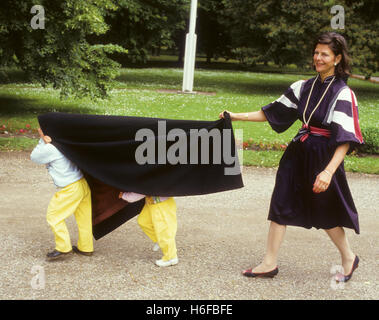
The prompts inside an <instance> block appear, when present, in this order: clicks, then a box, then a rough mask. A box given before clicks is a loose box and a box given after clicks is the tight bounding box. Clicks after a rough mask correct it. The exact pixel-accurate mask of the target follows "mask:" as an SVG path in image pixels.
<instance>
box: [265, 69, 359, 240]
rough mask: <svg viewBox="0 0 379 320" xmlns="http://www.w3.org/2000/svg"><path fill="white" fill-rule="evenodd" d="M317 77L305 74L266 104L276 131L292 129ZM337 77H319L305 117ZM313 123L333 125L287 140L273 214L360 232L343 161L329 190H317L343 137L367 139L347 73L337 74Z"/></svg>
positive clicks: (283, 220)
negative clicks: (324, 133) (317, 182)
mask: <svg viewBox="0 0 379 320" xmlns="http://www.w3.org/2000/svg"><path fill="white" fill-rule="evenodd" d="M315 79H316V78H312V79H309V80H300V81H297V82H295V83H293V84H292V85H291V86H290V88H288V90H287V91H286V92H285V93H284V94H283V95H282V96H281V97H280V98H279V99H277V100H276V101H274V102H272V103H270V104H269V105H267V106H265V107H263V108H262V110H263V112H264V113H265V115H266V118H267V120H268V122H269V123H270V125H271V127H272V128H273V129H274V130H275V131H276V132H279V133H280V132H283V131H285V130H287V129H288V128H289V127H290V126H291V125H292V124H293V123H294V122H295V121H296V120H297V119H299V120H301V121H302V122H303V111H304V109H305V105H306V102H307V99H308V95H309V93H310V91H311V87H312V84H313V82H314V80H315ZM332 79H333V76H332V77H328V78H326V79H325V80H324V82H321V80H320V77H318V78H317V80H316V82H315V84H314V88H313V91H312V95H311V97H310V100H309V104H308V108H307V111H306V115H305V119H306V121H307V120H308V118H309V115H310V113H311V112H312V111H313V109H314V108H315V106H316V105H317V103H318V101H319V100H320V98H321V96H322V95H323V93H324V91H325V90H326V88H327V86H328V85H329V83H330V81H332ZM309 125H310V126H313V127H318V128H322V129H327V130H330V133H331V136H330V137H329V138H327V137H325V136H321V135H313V134H309V135H308V136H307V138H306V139H305V140H304V141H301V139H299V138H300V136H301V134H298V135H297V136H296V137H295V138H294V139H293V140H292V141H291V143H290V144H289V145H288V147H287V149H286V150H285V152H284V154H283V156H282V158H281V160H280V164H279V168H278V171H277V175H276V181H275V187H274V191H273V194H272V198H271V204H270V210H269V216H268V219H269V220H271V221H274V222H276V223H278V224H281V225H292V226H301V227H305V228H312V227H315V228H317V229H319V228H321V229H330V228H334V227H337V226H340V227H347V228H351V229H354V230H355V232H356V233H358V234H359V222H358V213H357V210H356V208H355V205H354V201H353V198H352V196H351V192H350V189H349V186H348V183H347V180H346V175H345V170H344V164H343V162H342V163H341V165H340V166H339V167H338V169H337V170H336V172H335V174H334V175H333V177H332V180H331V183H330V185H329V188H328V189H327V190H326V191H325V192H321V193H314V192H313V191H312V189H313V184H314V182H315V180H316V177H317V175H318V174H319V173H320V172H321V171H323V170H324V169H325V168H326V166H327V165H328V163H329V162H330V160H331V159H332V157H333V155H334V152H335V150H336V148H337V147H338V146H339V145H341V144H344V143H350V146H351V147H352V146H353V145H354V144H360V143H363V140H362V135H361V131H360V128H359V122H358V110H357V102H356V98H355V95H354V93H353V92H352V91H351V90H350V88H349V87H348V86H347V85H346V83H345V82H344V81H343V80H342V79H338V78H336V79H335V80H334V81H333V82H332V84H331V85H330V87H329V90H328V91H327V93H326V95H325V97H324V99H323V100H322V102H321V104H320V105H319V107H318V108H317V109H316V111H315V112H314V114H313V116H312V118H311V121H310V123H309Z"/></svg>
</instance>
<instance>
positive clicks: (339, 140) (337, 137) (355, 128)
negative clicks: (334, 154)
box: [327, 87, 363, 148]
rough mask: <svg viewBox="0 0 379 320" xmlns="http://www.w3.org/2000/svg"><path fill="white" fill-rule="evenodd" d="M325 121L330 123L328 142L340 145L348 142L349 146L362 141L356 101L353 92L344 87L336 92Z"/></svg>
mask: <svg viewBox="0 0 379 320" xmlns="http://www.w3.org/2000/svg"><path fill="white" fill-rule="evenodd" d="M327 122H328V123H329V124H330V127H331V131H332V135H331V140H330V142H331V143H332V144H334V145H340V144H344V143H347V142H349V143H350V146H351V148H353V147H354V146H356V145H357V144H362V143H363V138H362V133H361V129H360V127H359V116H358V103H357V99H356V97H355V94H354V92H353V91H352V90H351V89H350V88H349V87H345V88H344V89H342V90H341V92H340V93H339V94H338V96H337V99H336V100H335V102H334V104H333V106H332V108H331V112H330V114H329V116H328V119H327Z"/></svg>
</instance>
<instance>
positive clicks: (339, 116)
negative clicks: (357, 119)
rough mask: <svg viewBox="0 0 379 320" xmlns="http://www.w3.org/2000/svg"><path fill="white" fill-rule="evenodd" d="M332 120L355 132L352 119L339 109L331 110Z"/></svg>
mask: <svg viewBox="0 0 379 320" xmlns="http://www.w3.org/2000/svg"><path fill="white" fill-rule="evenodd" d="M333 122H334V123H338V124H339V125H340V126H341V127H342V128H343V129H344V130H345V131H348V132H351V133H353V134H355V128H354V119H353V118H352V117H349V116H348V115H347V114H346V113H344V112H340V111H334V112H333Z"/></svg>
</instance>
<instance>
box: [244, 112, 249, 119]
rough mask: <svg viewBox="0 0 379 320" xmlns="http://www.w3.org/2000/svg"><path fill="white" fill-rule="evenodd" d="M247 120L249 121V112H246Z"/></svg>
mask: <svg viewBox="0 0 379 320" xmlns="http://www.w3.org/2000/svg"><path fill="white" fill-rule="evenodd" d="M245 119H246V120H249V113H248V112H246V114H245Z"/></svg>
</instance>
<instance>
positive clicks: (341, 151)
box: [313, 143, 350, 193]
mask: <svg viewBox="0 0 379 320" xmlns="http://www.w3.org/2000/svg"><path fill="white" fill-rule="evenodd" d="M349 147H350V145H349V143H345V144H341V145H340V146H338V147H337V149H336V151H335V152H334V155H333V158H332V160H330V162H329V163H328V165H327V166H326V168H325V169H324V170H323V171H321V172H320V173H319V175H318V176H317V178H316V181H315V183H314V184H313V192H315V193H320V192H324V191H326V190H327V189H328V188H329V185H330V181H331V180H332V177H333V174H334V173H335V172H336V170H337V168H338V167H339V165H340V164H341V163H342V161H343V159H344V158H345V155H346V153H347V151H348V150H349Z"/></svg>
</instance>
